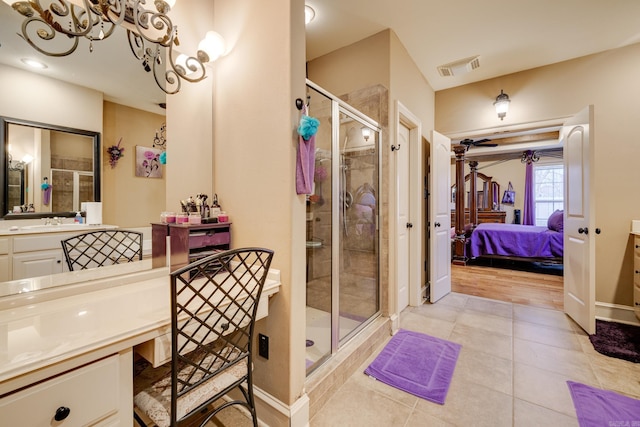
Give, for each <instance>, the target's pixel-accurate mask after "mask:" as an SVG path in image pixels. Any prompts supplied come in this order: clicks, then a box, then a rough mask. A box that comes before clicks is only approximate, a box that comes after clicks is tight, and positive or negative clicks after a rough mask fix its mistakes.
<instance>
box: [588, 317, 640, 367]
mask: <svg viewBox="0 0 640 427" xmlns="http://www.w3.org/2000/svg"><path fill="white" fill-rule="evenodd" d="M589 340H590V341H591V344H593V348H595V349H596V351H597V352H598V353H602V354H604V355H606V356H610V357H615V358H618V359H623V360H628V361H629V362H634V363H640V326H633V325H625V324H624V323H616V322H606V321H604V320H597V319H596V333H595V335H590V336H589Z"/></svg>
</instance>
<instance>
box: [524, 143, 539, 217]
mask: <svg viewBox="0 0 640 427" xmlns="http://www.w3.org/2000/svg"><path fill="white" fill-rule="evenodd" d="M532 156H533V152H532V151H530V150H529V151H527V153H526V166H525V175H524V212H523V216H522V224H524V225H535V223H536V211H535V209H536V205H535V200H534V197H533V159H532Z"/></svg>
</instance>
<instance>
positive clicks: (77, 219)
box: [73, 212, 82, 224]
mask: <svg viewBox="0 0 640 427" xmlns="http://www.w3.org/2000/svg"><path fill="white" fill-rule="evenodd" d="M73 222H74V224H82V214H81V213H80V212H76V217H75V218H74V219H73Z"/></svg>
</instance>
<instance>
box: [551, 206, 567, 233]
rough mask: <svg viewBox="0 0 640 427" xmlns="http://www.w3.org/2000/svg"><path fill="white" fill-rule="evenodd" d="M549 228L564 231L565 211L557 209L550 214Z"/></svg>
mask: <svg viewBox="0 0 640 427" xmlns="http://www.w3.org/2000/svg"><path fill="white" fill-rule="evenodd" d="M547 228H548V229H549V230H553V231H559V232H562V230H564V212H563V211H560V210H557V211H555V212H554V213H552V214H551V216H549V219H548V220H547Z"/></svg>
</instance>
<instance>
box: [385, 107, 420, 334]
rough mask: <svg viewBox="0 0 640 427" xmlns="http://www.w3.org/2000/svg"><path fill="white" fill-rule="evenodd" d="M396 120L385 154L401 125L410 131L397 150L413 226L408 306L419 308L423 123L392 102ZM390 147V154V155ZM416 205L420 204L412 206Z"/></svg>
mask: <svg viewBox="0 0 640 427" xmlns="http://www.w3.org/2000/svg"><path fill="white" fill-rule="evenodd" d="M395 107H396V108H395V117H394V121H393V125H394V131H393V132H394V133H393V138H392V140H391V143H390V144H389V146H388V150H389V152H390V153H391V156H393V153H394V152H395V147H397V145H398V141H399V136H398V133H399V129H400V125H403V126H405V127H406V128H407V129H409V147H400V149H406V148H408V149H409V164H408V167H409V192H408V195H409V220H410V222H411V223H412V224H413V228H412V229H411V231H410V233H409V274H408V277H409V306H414V307H415V306H418V305H420V304H421V303H422V296H421V285H420V281H421V280H420V279H421V277H422V271H421V269H420V266H421V265H422V262H421V256H422V239H423V234H424V233H423V225H422V218H423V217H424V215H423V212H424V197H422V175H423V171H422V156H423V153H422V151H423V150H422V144H421V143H420V142H421V139H422V122H421V120H420V119H419V118H418V117H417V116H416V115H414V114H413V113H412V112H411V111H410V110H409V109H408V108H407V107H405V106H404V105H403V104H402V103H401V102H400V101H398V100H396V102H395ZM392 147H394V148H393V151H392ZM396 159H397V156H393V157H392V158H391V159H390V162H389V164H390V165H393V167H391V168H389V169H390V171H391V177H390V178H391V179H390V182H391V183H393V184H392V185H391V186H390V187H391V188H390V193H391V194H392V196H391V198H390V200H391V206H392V210H393V215H392V216H391V217H392V218H394V221H389V228H390V236H393V238H392V239H391V241H392V242H393V243H392V257H391V259H392V260H393V262H392V264H391V265H390V275H389V277H391V278H394V281H395V286H393V291H392V293H391V294H392V296H393V297H392V298H389V313H390V317H391V321H392V328H393V330H394V331H395V330H397V329H398V328H399V315H400V313H397V306H398V304H397V298H398V280H397V279H398V271H397V268H396V266H397V265H398V263H397V260H398V245H397V235H398V229H397V221H395V219H397V217H398V202H399V200H398V194H397V191H396V188H397V187H396V183H397V176H398V173H397V171H398V167H399V165H398V164H397V160H396ZM414 201H419V202H414Z"/></svg>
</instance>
